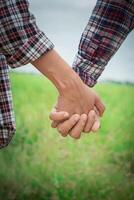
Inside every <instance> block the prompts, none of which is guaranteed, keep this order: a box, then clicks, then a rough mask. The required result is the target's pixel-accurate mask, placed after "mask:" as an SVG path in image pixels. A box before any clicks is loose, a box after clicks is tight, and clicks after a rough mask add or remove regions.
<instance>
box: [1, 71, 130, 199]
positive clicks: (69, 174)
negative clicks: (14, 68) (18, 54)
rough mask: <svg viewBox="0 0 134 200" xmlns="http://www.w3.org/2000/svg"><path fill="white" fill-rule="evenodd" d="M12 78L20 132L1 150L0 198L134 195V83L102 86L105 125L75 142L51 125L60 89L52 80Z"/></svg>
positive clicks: (32, 76) (25, 76) (119, 196)
mask: <svg viewBox="0 0 134 200" xmlns="http://www.w3.org/2000/svg"><path fill="white" fill-rule="evenodd" d="M11 80H12V88H13V96H14V109H15V112H16V122H17V132H16V135H15V136H14V138H13V140H12V142H11V144H10V145H9V147H8V148H6V149H3V150H1V151H0V200H133V199H134V85H125V84H122V85H121V84H114V83H101V84H98V85H97V86H96V87H95V90H96V91H97V92H98V93H99V94H100V95H101V97H102V99H103V100H104V102H105V104H106V108H107V109H106V112H105V116H104V118H103V119H102V127H101V129H100V131H99V133H97V134H93V133H91V134H84V133H83V136H82V138H81V139H80V140H74V139H72V138H70V137H67V138H62V137H61V136H60V135H59V133H58V132H57V131H56V130H55V129H52V128H51V127H50V121H49V119H48V115H49V112H50V110H51V108H52V106H53V104H54V103H55V101H56V97H57V92H56V90H55V89H54V87H53V86H52V84H51V83H50V82H49V81H48V80H46V79H44V78H43V77H42V76H39V75H29V74H17V73H12V74H11Z"/></svg>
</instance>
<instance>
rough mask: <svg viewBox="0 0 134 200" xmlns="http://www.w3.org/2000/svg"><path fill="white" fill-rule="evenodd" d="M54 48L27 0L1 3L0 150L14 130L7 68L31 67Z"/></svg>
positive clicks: (7, 0) (6, 143)
mask: <svg viewBox="0 0 134 200" xmlns="http://www.w3.org/2000/svg"><path fill="white" fill-rule="evenodd" d="M53 47H54V45H53V43H52V42H51V41H50V40H49V39H48V38H47V36H46V35H45V34H44V33H43V32H42V31H41V30H40V29H39V28H38V26H37V25H36V21H35V17H34V16H33V15H32V14H31V13H30V12H29V4H28V1H27V0H13V1H9V0H0V148H2V147H4V146H7V145H8V144H9V142H10V140H11V138H12V136H13V134H14V132H15V129H16V128H15V118H14V112H13V106H12V94H11V85H10V80H9V74H8V73H9V68H8V66H10V67H12V68H15V67H19V66H22V65H25V64H27V63H30V62H32V61H34V60H36V59H37V58H39V57H40V56H41V55H43V54H44V53H47V52H48V51H49V50H51V49H52V48H53Z"/></svg>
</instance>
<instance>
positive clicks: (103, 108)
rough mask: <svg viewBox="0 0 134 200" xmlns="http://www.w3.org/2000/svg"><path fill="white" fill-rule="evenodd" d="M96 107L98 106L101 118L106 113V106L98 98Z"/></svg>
mask: <svg viewBox="0 0 134 200" xmlns="http://www.w3.org/2000/svg"><path fill="white" fill-rule="evenodd" d="M95 106H96V108H97V110H98V111H99V115H100V117H102V116H103V113H104V111H105V106H104V104H103V103H102V101H101V99H100V98H99V97H98V96H97V97H96V99H95Z"/></svg>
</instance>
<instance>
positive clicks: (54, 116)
mask: <svg viewBox="0 0 134 200" xmlns="http://www.w3.org/2000/svg"><path fill="white" fill-rule="evenodd" d="M68 118H69V113H68V112H65V111H60V112H58V111H57V107H56V106H54V107H53V109H52V110H51V112H50V114H49V119H51V120H53V121H58V122H60V121H63V120H66V119H68Z"/></svg>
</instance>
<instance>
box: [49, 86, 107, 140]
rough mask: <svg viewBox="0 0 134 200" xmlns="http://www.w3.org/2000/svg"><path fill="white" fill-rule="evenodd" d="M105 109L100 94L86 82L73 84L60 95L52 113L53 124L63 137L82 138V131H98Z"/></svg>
mask: <svg viewBox="0 0 134 200" xmlns="http://www.w3.org/2000/svg"><path fill="white" fill-rule="evenodd" d="M104 110H105V107H104V104H103V103H102V101H101V100H100V98H99V96H98V95H97V94H96V93H95V92H94V91H93V90H92V89H91V88H89V87H88V86H86V85H85V84H84V83H79V84H77V85H75V86H74V85H73V86H72V87H71V88H67V89H65V90H64V91H63V92H62V94H60V95H59V97H58V100H57V103H56V105H55V106H54V108H53V109H52V111H51V113H50V119H51V120H52V124H51V126H52V127H53V128H57V130H58V131H59V132H60V134H61V135H62V136H63V137H66V136H67V135H68V134H69V135H70V136H71V137H73V138H76V139H78V138H80V137H81V133H82V132H85V133H89V132H91V131H93V132H96V131H97V130H98V129H99V128H100V117H101V116H102V115H103V113H104Z"/></svg>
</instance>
